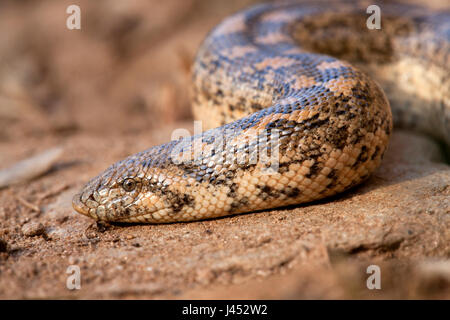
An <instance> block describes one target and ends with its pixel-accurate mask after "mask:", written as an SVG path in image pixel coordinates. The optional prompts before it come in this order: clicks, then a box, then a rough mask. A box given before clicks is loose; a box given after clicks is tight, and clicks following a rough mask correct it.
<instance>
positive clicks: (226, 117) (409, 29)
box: [73, 1, 450, 223]
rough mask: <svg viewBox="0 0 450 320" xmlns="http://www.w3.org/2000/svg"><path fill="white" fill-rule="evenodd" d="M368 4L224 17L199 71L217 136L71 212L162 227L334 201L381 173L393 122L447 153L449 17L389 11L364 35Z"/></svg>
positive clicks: (167, 155)
mask: <svg viewBox="0 0 450 320" xmlns="http://www.w3.org/2000/svg"><path fill="white" fill-rule="evenodd" d="M368 5H369V4H368V3H358V4H355V2H345V1H339V2H332V3H329V2H323V3H321V2H320V1H314V2H310V3H308V2H304V3H301V4H293V3H281V4H262V5H257V6H255V7H252V8H250V9H247V10H245V11H242V12H239V13H236V14H234V15H233V16H231V17H229V18H227V19H225V20H224V21H223V22H222V23H221V24H219V25H218V26H217V27H216V28H214V29H213V30H212V31H211V32H210V34H209V35H208V36H207V38H206V39H205V41H204V43H203V45H202V46H201V47H200V49H199V51H198V54H197V57H196V60H195V62H194V66H193V68H192V74H193V81H192V83H193V85H192V96H193V99H192V100H193V111H194V115H195V117H196V118H197V119H200V120H202V121H203V127H204V128H205V127H206V128H207V129H209V130H206V131H204V132H203V134H200V135H195V136H192V137H186V138H180V139H178V140H175V141H171V142H169V143H166V144H163V145H160V146H155V147H152V148H150V149H148V150H145V151H143V152H140V153H137V154H135V155H132V156H130V157H128V158H126V159H124V160H122V161H119V162H117V163H115V164H114V165H112V166H111V167H109V168H108V169H107V170H106V171H105V172H104V173H102V174H100V175H99V176H98V177H96V178H94V179H92V180H91V181H90V182H89V183H88V184H87V185H86V186H85V187H84V189H83V190H82V191H81V192H80V193H78V194H77V195H75V197H74V198H73V206H74V208H75V210H76V211H78V212H80V213H82V214H85V215H88V216H90V217H92V218H94V219H96V220H105V221H118V222H144V223H164V222H175V221H190V220H201V219H207V218H213V217H219V216H225V215H230V214H237V213H243V212H250V211H255V210H261V209H268V208H275V207H280V206H285V205H290V204H299V203H305V202H310V201H313V200H317V199H321V198H325V197H329V196H331V195H334V194H337V193H339V192H342V191H344V190H347V189H349V188H351V187H352V186H355V185H357V184H359V183H361V182H362V181H364V180H365V179H366V178H368V177H369V176H370V174H371V173H372V172H373V171H374V170H375V169H376V168H377V167H378V165H379V164H380V162H381V159H382V156H383V153H384V152H385V150H386V148H387V145H388V141H389V136H390V134H391V131H392V126H393V120H392V119H394V122H395V125H399V126H407V127H412V128H414V129H417V130H420V131H423V132H426V133H428V134H431V135H433V136H434V137H436V138H438V139H440V140H441V141H444V142H446V143H447V144H448V145H450V96H449V91H450V90H449V88H450V76H449V74H450V73H449V65H450V18H449V17H450V14H449V13H448V12H434V11H430V10H427V9H424V8H420V7H415V6H410V5H400V4H395V3H388V4H384V3H381V4H380V5H379V6H380V9H381V14H382V16H381V19H382V20H381V23H382V24H381V29H380V30H369V29H368V28H367V27H366V20H367V18H368V15H367V13H366V8H367V6H368ZM312 52H314V53H312ZM317 52H320V54H319V53H317ZM334 57H338V58H339V59H337V58H334ZM366 74H370V77H369V76H367V75H366ZM372 79H375V80H372ZM379 84H380V85H379ZM380 86H381V87H380ZM382 88H383V89H384V91H383V89H382ZM384 92H386V95H385V93H384ZM386 96H387V97H389V101H390V104H391V106H392V114H393V116H394V117H392V115H391V109H390V104H389V101H388V100H387V98H386Z"/></svg>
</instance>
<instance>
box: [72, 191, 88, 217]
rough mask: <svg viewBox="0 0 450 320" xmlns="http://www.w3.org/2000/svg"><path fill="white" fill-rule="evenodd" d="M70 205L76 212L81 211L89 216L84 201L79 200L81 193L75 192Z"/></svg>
mask: <svg viewBox="0 0 450 320" xmlns="http://www.w3.org/2000/svg"><path fill="white" fill-rule="evenodd" d="M72 207H73V208H74V209H75V211H76V212H78V213H81V214H83V215H85V216H89V213H88V208H87V207H86V205H85V204H84V203H82V202H81V193H77V194H76V195H75V196H74V197H73V199H72Z"/></svg>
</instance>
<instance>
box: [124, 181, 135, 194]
mask: <svg viewBox="0 0 450 320" xmlns="http://www.w3.org/2000/svg"><path fill="white" fill-rule="evenodd" d="M122 188H123V189H124V190H125V191H127V192H131V191H133V190H134V188H136V182H135V181H134V180H133V179H130V178H128V179H125V180H124V181H123V182H122Z"/></svg>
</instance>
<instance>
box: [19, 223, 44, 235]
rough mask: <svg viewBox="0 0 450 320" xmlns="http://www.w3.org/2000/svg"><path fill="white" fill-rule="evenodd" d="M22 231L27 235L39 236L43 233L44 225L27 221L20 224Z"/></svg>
mask: <svg viewBox="0 0 450 320" xmlns="http://www.w3.org/2000/svg"><path fill="white" fill-rule="evenodd" d="M22 233H23V234H24V235H25V236H27V237H34V236H39V235H41V234H44V233H45V227H44V225H43V224H42V223H40V222H28V223H26V224H24V225H23V226H22Z"/></svg>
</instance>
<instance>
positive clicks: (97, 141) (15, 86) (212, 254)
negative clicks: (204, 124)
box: [0, 0, 450, 299]
mask: <svg viewBox="0 0 450 320" xmlns="http://www.w3.org/2000/svg"><path fill="white" fill-rule="evenodd" d="M252 2H254V1H219V0H216V1H194V0H185V1H177V0H171V1H164V3H162V2H161V1H138V0H136V1H127V2H124V1H119V0H117V1H112V0H109V1H106V0H104V1H78V2H77V3H78V4H79V5H80V7H81V9H82V29H81V30H78V31H77V30H68V29H67V28H66V27H65V19H66V18H67V14H66V13H65V10H66V7H67V6H68V5H69V4H72V2H71V1H57V2H56V1H39V2H32V1H23V2H16V1H3V2H1V3H0V30H2V31H1V32H0V169H3V168H7V167H9V166H10V165H13V164H15V163H16V162H17V161H19V160H22V159H26V158H28V157H30V156H33V155H35V154H38V153H40V152H42V151H45V150H47V149H50V148H52V147H55V146H60V147H61V148H62V149H63V154H62V156H61V157H60V158H59V159H58V161H57V162H56V163H55V164H54V165H53V166H52V167H51V169H50V170H48V171H47V172H45V173H44V174H42V175H40V176H39V177H37V178H35V179H33V180H31V181H29V182H25V183H20V184H16V185H13V186H10V187H7V188H3V189H1V190H0V298H3V299H5V298H6V299H9V298H81V299H86V298H188V299H191V298H202V299H203V298H205V299H208V298H225V299H226V298H232V299H234V298H271V299H272V298H274V299H297V298H306V299H310V298H438V299H448V298H450V260H449V256H450V228H449V227H450V214H449V213H450V210H449V208H450V166H449V165H448V164H446V163H445V160H444V157H443V155H442V150H441V149H440V148H439V146H438V145H437V144H436V143H435V142H434V141H432V140H430V139H428V138H426V137H423V136H419V135H417V134H414V133H410V132H406V131H399V130H397V131H395V133H394V135H393V138H392V142H391V145H390V148H389V150H388V152H387V154H386V156H385V159H384V161H383V164H382V166H381V167H380V168H379V169H378V170H377V171H376V173H375V174H374V175H373V176H372V177H371V178H370V179H369V180H368V181H367V182H366V183H365V184H363V185H362V186H359V187H357V188H355V189H353V190H351V191H349V192H346V193H344V194H342V195H339V196H337V197H335V198H333V199H329V200H327V201H321V202H317V203H313V204H310V205H304V206H295V207H290V208H282V209H278V210H271V211H264V212H259V213H252V214H245V215H239V216H233V217H228V218H222V219H215V220H208V221H201V222H192V223H177V224H168V225H106V224H101V225H98V224H96V223H95V222H93V221H92V220H91V219H89V218H87V217H84V216H81V215H79V214H77V213H75V212H74V211H73V209H72V207H71V198H72V196H73V194H74V193H75V192H76V191H78V190H79V189H80V188H81V187H82V186H83V184H84V183H85V182H86V181H87V180H88V179H89V178H91V177H92V176H94V175H96V174H97V173H99V172H100V171H101V170H103V169H105V168H106V167H107V166H108V165H110V164H111V163H113V162H115V161H117V160H120V159H121V158H123V157H125V156H126V155H128V154H131V153H134V152H137V151H141V150H143V149H146V148H148V147H149V146H152V145H154V144H159V143H163V142H166V141H168V140H169V139H170V136H171V133H172V131H173V130H174V129H176V128H187V129H189V130H192V119H191V114H190V111H189V99H188V92H187V83H188V81H189V66H190V64H191V61H192V59H193V58H194V56H195V52H196V48H197V47H198V45H199V43H200V41H201V40H202V39H203V37H204V36H205V35H206V33H207V32H208V31H209V30H210V28H211V27H212V26H214V25H215V24H216V23H217V22H219V21H220V20H221V19H222V18H223V17H225V16H227V15H228V14H230V13H231V12H234V11H236V10H237V9H240V8H242V7H245V6H247V5H248V4H249V3H252ZM440 4H441V2H440V1H436V2H433V5H435V6H438V7H439V6H440ZM71 265H75V266H78V267H79V268H80V272H81V289H80V290H69V289H68V288H67V286H66V281H67V278H68V277H69V274H67V268H68V267H69V266H71ZM370 265H377V266H379V267H380V270H381V289H380V290H369V289H368V288H367V286H366V281H367V278H368V277H369V276H370V274H368V273H367V267H368V266H370Z"/></svg>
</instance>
